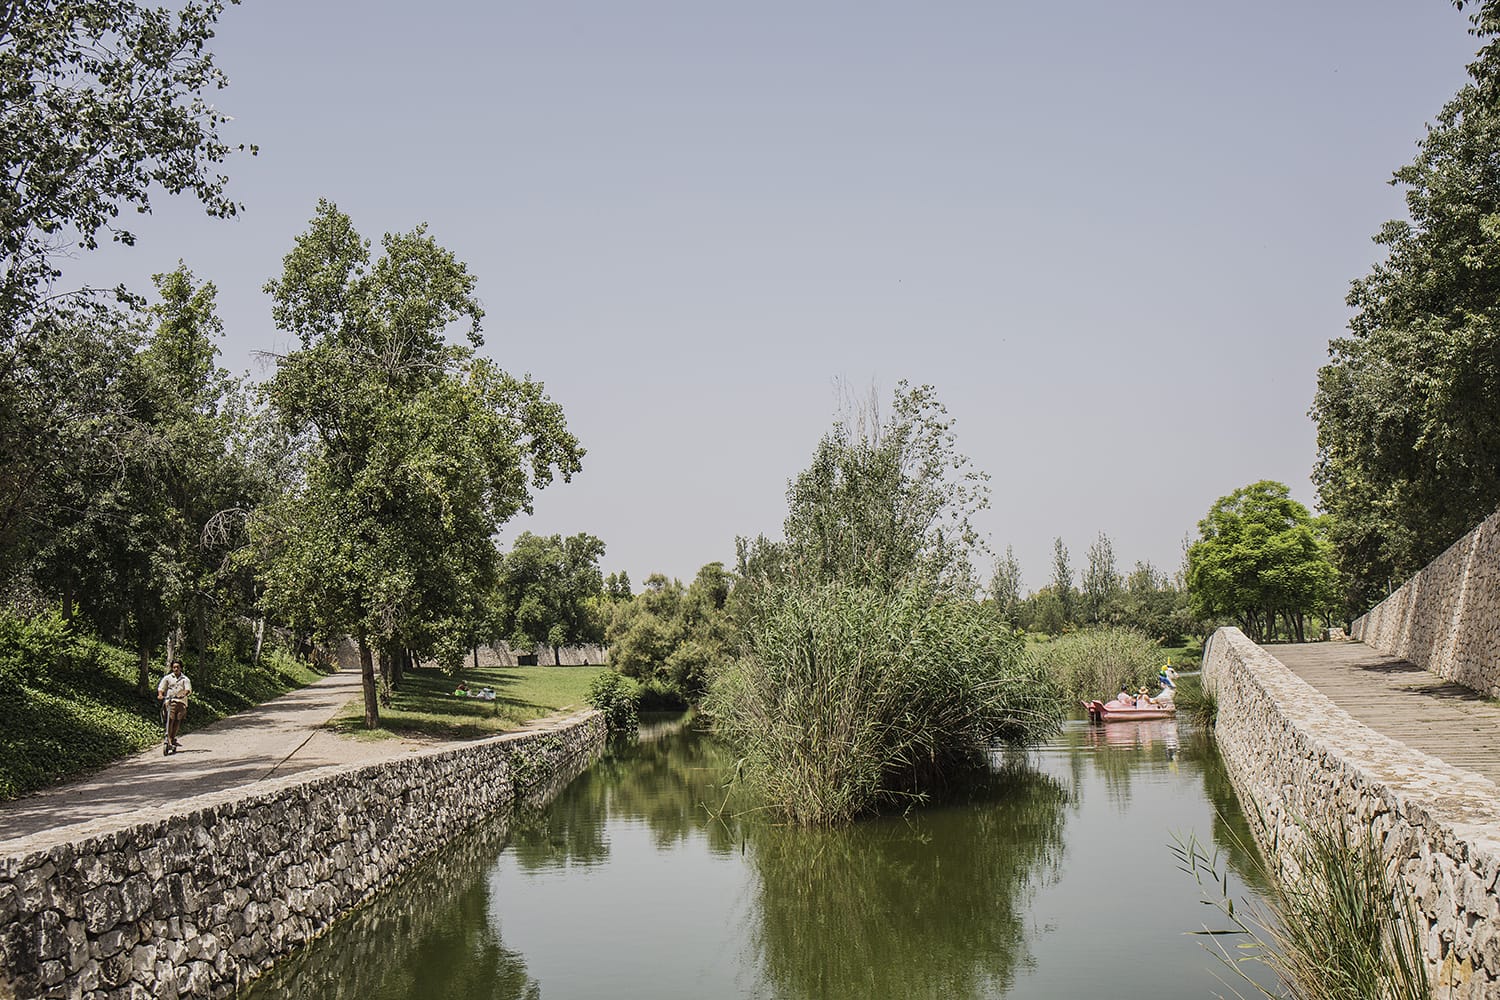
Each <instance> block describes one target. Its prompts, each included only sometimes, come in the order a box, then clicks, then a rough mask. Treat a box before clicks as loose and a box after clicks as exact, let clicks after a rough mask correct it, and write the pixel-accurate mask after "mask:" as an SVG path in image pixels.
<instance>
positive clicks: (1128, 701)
mask: <svg viewBox="0 0 1500 1000" xmlns="http://www.w3.org/2000/svg"><path fill="white" fill-rule="evenodd" d="M1115 701H1117V702H1119V703H1120V704H1121V705H1124V706H1125V707H1126V708H1133V707H1135V695H1133V694H1131V693H1130V691H1129V689H1128V688H1126V687H1124V686H1121V688H1120V693H1119V694H1117V695H1115Z"/></svg>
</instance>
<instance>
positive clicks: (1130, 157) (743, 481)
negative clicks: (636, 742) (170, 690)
mask: <svg viewBox="0 0 1500 1000" xmlns="http://www.w3.org/2000/svg"><path fill="white" fill-rule="evenodd" d="M356 11H357V12H356ZM1467 27H1468V23H1467V20H1466V16H1465V15H1464V14H1463V13H1460V12H1458V11H1455V10H1454V9H1453V7H1452V5H1451V3H1447V2H1444V0H1399V2H1397V0H1263V2H1260V3H1255V4H1214V3H1207V4H1206V3H1202V2H1185V0H1184V2H1175V0H1174V2H1154V0H1143V2H1139V3H1132V4H1122V3H1119V2H1118V0H1075V2H1073V3H1068V4H1057V3H1037V2H1033V3H1026V4H1021V3H1008V2H1003V0H990V2H986V3H958V2H942V3H930V4H914V3H902V4H898V3H890V2H869V3H853V2H840V3H834V2H824V0H801V2H797V3H785V2H778V0H764V2H760V3H755V4H735V5H731V4H728V3H716V2H697V3H687V2H634V0H633V2H629V3H622V2H618V0H615V2H607V3H606V2H561V0H552V2H547V3H540V2H538V3H512V2H484V3H480V2H458V0H428V2H426V3H422V4H412V3H410V2H406V0H403V2H399V3H397V2H389V0H374V2H364V3H361V4H359V5H357V6H354V5H349V4H345V3H333V2H330V0H295V2H293V0H246V2H245V3H244V4H243V5H242V6H237V7H232V8H230V9H229V10H228V11H226V12H225V14H224V16H223V18H222V20H221V22H220V27H219V32H218V37H217V38H216V39H215V42H214V45H213V48H214V51H215V52H216V53H217V57H218V62H219V65H220V66H221V68H222V69H224V70H225V72H226V73H227V75H228V76H229V78H230V86H229V87H228V88H227V89H225V90H223V91H221V92H219V93H217V94H216V95H215V96H214V100H215V103H216V104H217V105H218V106H219V107H220V108H221V109H222V110H224V111H226V112H227V113H228V114H230V115H232V116H233V118H234V121H233V122H232V123H231V124H230V125H229V126H227V127H226V129H225V130H224V132H223V135H224V137H225V138H227V139H229V140H230V141H232V142H236V143H239V142H244V143H255V144H257V145H258V146H259V150H260V152H259V155H257V156H254V157H250V156H235V157H232V158H231V160H230V162H229V164H228V169H227V173H228V174H229V176H230V177H231V183H230V188H229V190H230V193H231V195H232V196H233V197H234V198H235V199H236V200H238V201H239V202H241V203H243V205H244V211H243V213H242V214H241V215H240V217H239V218H237V219H234V220H230V221H223V220H216V219H210V218H207V217H206V216H205V215H204V214H203V213H202V210H201V209H200V208H198V207H197V206H196V204H195V203H193V202H191V201H189V200H185V199H178V200H173V199H171V198H168V197H165V196H163V197H159V198H157V199H156V204H155V206H154V212H153V214H152V215H151V216H149V217H145V218H142V219H139V220H133V221H135V222H136V223H137V225H136V228H135V231H136V232H137V234H138V236H139V241H138V244H137V245H136V246H135V247H133V248H119V247H106V248H104V249H102V250H101V251H99V252H96V253H94V254H90V255H87V256H84V257H80V258H79V259H77V260H76V261H74V262H72V263H71V264H69V265H68V266H67V270H66V272H65V276H66V279H67V280H68V281H70V282H80V283H84V282H86V283H94V284H100V285H113V284H114V283H116V282H118V281H125V282H126V283H127V284H130V285H132V286H135V287H138V288H149V287H150V275H151V274H153V273H156V272H161V271H167V270H171V269H172V268H173V267H175V266H176V263H177V261H178V260H179V259H181V260H182V261H184V262H185V263H186V264H187V265H188V267H189V268H190V269H191V270H192V271H193V272H194V273H195V274H196V275H197V276H198V277H199V278H202V279H207V280H211V281H213V282H214V284H215V285H216V286H217V288H218V303H219V312H220V315H221V317H222V319H223V321H224V325H225V331H226V335H225V338H224V340H223V341H222V347H223V363H224V364H225V365H226V366H227V367H228V368H230V369H231V370H232V371H235V372H248V373H249V374H250V375H251V376H252V377H253V378H256V379H262V378H265V377H266V376H267V374H268V369H267V367H266V364H267V362H266V358H267V356H268V354H274V353H276V352H279V351H285V350H286V349H287V348H288V347H289V346H290V344H289V341H288V338H287V337H286V335H285V334H283V333H282V332H280V331H278V330H277V329H276V328H275V326H274V324H273V322H272V319H271V313H270V303H269V299H268V298H267V297H266V295H265V294H264V293H263V292H262V286H263V285H264V284H265V282H266V281H267V280H268V279H270V278H271V277H273V276H276V275H278V274H279V272H280V268H281V259H282V257H283V256H284V255H285V254H286V253H287V251H288V250H289V249H290V248H291V245H292V241H293V239H294V238H295V237H296V235H297V234H298V233H300V232H302V231H303V230H304V229H305V228H306V226H307V223H308V220H309V219H310V218H311V217H312V214H313V209H314V207H315V205H316V203H317V200H318V199H319V198H327V199H329V200H331V201H333V202H335V203H336V204H337V205H338V206H339V208H340V209H342V210H343V211H345V212H347V213H348V214H349V215H350V216H351V217H352V219H353V221H354V223H355V225H356V227H357V228H358V229H359V230H360V231H361V232H362V233H363V234H364V235H365V236H366V237H368V238H370V239H372V240H374V241H375V242H376V244H377V246H378V243H379V238H380V236H381V234H382V233H385V232H406V231H409V230H411V229H413V228H414V227H415V226H417V225H418V224H420V223H427V224H428V226H429V231H430V233H431V234H432V236H434V237H435V238H436V240H437V241H438V242H439V243H440V244H441V245H443V246H445V247H447V248H448V249H450V250H452V251H453V252H454V253H455V254H457V256H458V257H459V258H460V259H461V260H463V261H465V262H466V263H467V264H468V266H469V268H470V270H471V271H473V272H474V273H475V274H476V275H477V276H478V289H477V294H478V297H479V298H480V300H481V302H482V303H483V305H484V308H485V310H486V316H485V323H484V329H485V338H486V342H485V347H484V348H483V353H485V354H486V355H489V356H491V357H493V358H495V359H496V360H497V361H498V362H499V363H500V365H501V366H502V367H503V368H505V369H506V370H508V371H510V372H512V373H513V374H517V375H520V374H523V373H529V374H531V375H532V376H533V377H535V378H538V379H540V380H542V381H543V382H545V383H546V386H547V390H548V393H549V395H550V396H551V397H552V398H553V399H555V400H557V401H558V402H559V403H560V404H561V405H562V407H563V409H564V411H565V413H566V414H567V419H568V423H569V427H570V429H571V430H573V432H574V433H575V434H576V435H577V436H578V437H579V438H580V439H581V441H582V443H583V445H584V446H585V447H586V448H587V449H588V455H587V456H586V457H585V458H584V461H583V471H582V472H581V473H580V474H579V475H578V476H576V477H575V478H574V480H573V481H572V482H571V483H566V484H564V483H556V484H554V485H553V486H551V487H549V488H548V489H546V490H545V491H543V492H542V493H540V494H538V496H537V498H536V502H535V514H534V515H532V516H530V517H525V516H523V517H521V518H518V519H517V520H515V521H513V522H511V523H510V524H508V525H507V526H506V528H505V529H504V532H503V535H502V541H503V542H505V543H506V544H507V545H508V541H509V539H512V538H514V536H515V535H516V534H517V533H519V532H520V531H523V530H528V531H533V532H537V533H543V534H552V533H562V534H573V533H576V532H580V531H587V532H589V533H591V534H594V535H597V536H599V537H600V538H602V539H603V540H604V541H605V543H606V545H607V551H606V554H605V557H604V559H603V568H604V570H605V571H606V572H612V571H614V570H625V571H627V572H628V573H629V574H630V576H631V579H632V580H633V581H634V582H635V583H636V584H637V586H638V585H639V584H640V582H641V581H642V580H643V579H644V578H645V577H646V575H647V574H648V573H651V572H657V571H660V572H664V573H666V574H668V575H669V576H676V577H679V578H682V579H683V580H688V579H691V577H692V576H693V574H694V573H695V572H696V571H697V569H698V567H699V566H701V565H702V564H704V563H706V562H709V561H712V560H723V561H725V562H732V560H733V557H734V539H735V536H737V535H745V536H753V535H756V534H759V533H764V534H767V535H770V536H772V537H777V536H779V534H780V531H781V524H782V520H783V518H784V517H785V514H786V487H787V482H788V480H789V479H790V478H791V477H793V476H795V475H796V474H797V472H798V471H800V470H801V469H802V468H804V467H805V466H806V465H807V464H808V461H809V460H810V458H811V456H812V452H813V449H814V447H815V445H816V444H817V441H818V439H819V438H820V437H821V436H822V435H823V434H824V433H825V432H826V431H827V430H828V428H829V426H830V425H831V423H832V421H833V419H834V418H835V416H836V415H837V412H838V410H839V406H840V398H841V389H840V387H841V386H844V387H849V388H851V389H852V390H854V391H855V392H856V393H864V392H866V391H868V390H869V389H871V388H872V387H873V388H874V390H875V391H876V392H877V393H878V394H879V396H880V397H882V398H883V399H885V400H887V401H888V400H889V398H890V396H891V393H892V392H893V391H894V389H895V387H896V385H897V384H898V383H899V382H900V381H901V380H903V379H905V380H908V381H910V382H912V383H916V384H922V383H930V384H931V385H933V386H935V387H936V390H937V394H938V397H939V398H940V399H941V400H942V401H943V402H944V403H945V404H946V406H947V408H948V410H949V413H950V415H951V416H952V417H953V418H954V419H955V420H956V431H957V434H958V447H959V449H960V450H961V451H962V452H964V453H965V454H967V455H968V456H970V457H971V458H972V459H973V461H974V463H975V464H976V465H977V466H978V467H979V468H980V469H983V470H984V471H986V472H988V473H989V475H990V476H991V489H992V503H991V507H990V508H989V509H988V510H986V511H983V512H982V513H981V514H980V515H979V517H978V518H977V519H976V524H977V526H978V527H979V528H980V530H981V531H982V532H983V533H984V534H985V535H986V536H987V538H988V539H989V543H990V547H991V548H992V549H993V550H994V551H995V552H1003V551H1004V550H1005V547H1006V546H1007V545H1010V546H1013V548H1014V551H1015V554H1016V557H1017V558H1018V559H1019V561H1020V563H1021V567H1022V572H1023V586H1024V589H1026V590H1031V589H1035V588H1038V587H1041V586H1043V585H1045V584H1046V583H1047V582H1048V579H1049V577H1050V574H1051V553H1052V544H1053V539H1054V538H1058V537H1060V538H1062V540H1063V541H1064V543H1065V544H1066V545H1067V546H1068V548H1069V550H1070V552H1071V553H1072V562H1073V566H1074V568H1075V571H1078V570H1081V568H1082V566H1083V565H1084V563H1085V553H1086V550H1087V549H1088V547H1089V545H1090V544H1092V543H1093V541H1094V540H1095V538H1096V537H1097V536H1098V535H1099V533H1100V532H1103V533H1105V534H1106V535H1108V536H1109V538H1110V539H1111V540H1112V543H1113V548H1114V552H1115V555H1116V559H1117V561H1118V563H1119V566H1120V568H1121V570H1122V571H1124V570H1128V568H1129V567H1130V566H1131V565H1132V564H1133V563H1134V562H1136V561H1137V560H1149V561H1151V562H1152V563H1154V564H1155V565H1157V566H1158V567H1160V568H1163V569H1165V570H1167V571H1168V572H1171V571H1174V570H1176V569H1177V568H1178V566H1179V564H1180V563H1181V560H1182V547H1183V542H1184V538H1185V537H1187V536H1189V535H1192V534H1194V533H1195V532H1196V524H1197V521H1198V520H1199V519H1200V518H1202V517H1203V515H1204V514H1205V513H1206V512H1207V510H1208V508H1209V506H1210V505H1211V504H1212V503H1213V501H1214V500H1215V499H1216V498H1218V497H1220V496H1222V495H1224V494H1227V493H1229V492H1230V491H1232V490H1234V489H1236V488H1238V487H1240V486H1243V485H1246V484H1248V483H1251V482H1255V481H1257V480H1260V479H1274V480H1279V481H1281V482H1284V483H1286V484H1287V485H1288V486H1290V488H1291V491H1292V495H1293V496H1295V497H1296V498H1298V499H1299V500H1301V501H1303V502H1304V503H1306V504H1308V505H1309V506H1313V505H1314V501H1315V496H1314V493H1313V489H1312V486H1311V484H1310V482H1309V479H1308V477H1309V474H1310V471H1311V469H1312V466H1313V462H1314V458H1315V454H1316V430H1315V427H1314V426H1313V424H1312V422H1311V421H1310V420H1309V419H1308V417H1307V410H1308V407H1309V406H1310V404H1311V401H1312V396H1313V391H1314V389H1315V387H1316V378H1317V369H1318V367H1319V366H1320V365H1321V364H1323V363H1324V361H1325V360H1326V358H1327V346H1328V341H1329V340H1330V339H1331V338H1334V337H1337V336H1339V335H1341V333H1342V332H1343V330H1344V326H1345V324H1346V322H1347V320H1348V315H1349V310H1348V308H1347V307H1346V306H1345V304H1344V297H1345V295H1346V293H1347V290H1348V286H1349V282H1350V281H1351V280H1353V279H1355V278H1357V277H1359V276H1361V275H1363V274H1365V273H1366V272H1367V271H1368V270H1369V269H1370V267H1371V266H1372V265H1373V264H1374V263H1375V262H1376V261H1377V260H1378V259H1379V248H1378V247H1377V246H1376V245H1375V244H1374V243H1373V242H1372V241H1371V237H1372V235H1373V234H1374V233H1375V232H1376V231H1377V229H1378V228H1379V227H1380V225H1381V224H1382V223H1383V222H1384V221H1385V220H1387V219H1390V218H1396V217H1402V216H1403V215H1404V213H1405V207H1404V201H1403V198H1402V194H1401V191H1400V190H1399V189H1395V188H1392V187H1391V186H1390V185H1389V183H1388V182H1389V179H1390V176H1391V172H1392V171H1393V170H1395V169H1396V168H1398V167H1400V166H1402V165H1403V164H1405V163H1408V162H1409V161H1410V160H1411V159H1412V157H1413V155H1414V154H1415V152H1416V145H1415V144H1416V141H1417V140H1418V139H1419V138H1420V137H1421V135H1422V134H1423V131H1424V128H1425V124H1426V123H1428V122H1430V121H1432V120H1434V118H1435V116H1436V114H1437V112H1438V110H1439V109H1440V108H1441V107H1442V105H1443V104H1444V103H1445V102H1446V101H1447V100H1448V99H1449V98H1450V97H1451V96H1452V95H1453V94H1454V93H1455V92H1456V91H1457V90H1458V88H1459V87H1460V86H1462V84H1463V82H1464V80H1465V75H1464V66H1465V64H1466V63H1467V62H1468V61H1469V59H1470V58H1471V56H1472V54H1473V52H1474V50H1475V48H1476V46H1477V43H1476V40H1475V39H1473V38H1472V37H1471V36H1469V35H1468V34H1467ZM455 335H458V331H457V330H455Z"/></svg>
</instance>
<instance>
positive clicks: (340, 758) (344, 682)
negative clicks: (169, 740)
mask: <svg viewBox="0 0 1500 1000" xmlns="http://www.w3.org/2000/svg"><path fill="white" fill-rule="evenodd" d="M359 696H360V675H359V670H358V669H357V668H356V669H344V670H340V671H337V672H335V673H333V674H330V675H329V676H327V677H324V678H322V679H321V680H318V681H315V682H313V683H312V684H309V685H307V686H306V687H302V688H298V689H297V690H295V691H291V692H289V693H287V694H284V695H282V696H281V697H279V698H276V699H273V700H271V701H268V702H266V703H265V704H262V705H257V706H256V707H254V708H251V709H247V710H246V711H243V712H239V713H237V714H235V715H231V716H228V717H226V718H223V719H220V720H219V721H218V722H215V723H213V724H212V725H209V726H205V727H204V728H202V729H196V730H193V731H192V732H186V733H183V734H182V736H181V740H182V749H181V750H179V751H178V752H177V753H175V754H173V755H172V756H170V757H164V756H162V748H161V744H160V743H157V744H154V745H153V746H152V747H151V749H149V750H145V751H143V752H141V753H138V754H136V755H135V756H134V757H127V758H126V759H125V760H122V761H119V762H117V763H115V764H112V765H110V766H109V767H107V768H105V769H104V770H102V771H99V772H97V773H95V774H93V775H91V776H89V777H87V778H84V779H82V780H79V781H73V782H69V783H68V784H66V785H59V786H57V787H55V788H49V789H46V790H44V791H41V792H37V793H35V794H33V795H28V796H26V797H25V798H20V799H16V800H15V801H13V802H3V803H0V852H3V850H4V847H5V844H6V843H7V842H9V841H13V840H17V839H19V838H22V837H29V836H31V835H33V834H37V833H40V832H42V831H44V830H53V829H56V828H60V827H68V826H72V825H74V824H78V823H88V822H97V821H115V820H119V819H122V818H123V817H124V816H125V814H128V813H132V812H136V811H138V810H145V809H158V808H161V807H164V806H170V805H172V804H173V803H174V802H176V801H178V800H181V799H186V798H191V797H192V796H195V795H204V794H207V793H209V792H218V791H223V790H224V789H227V788H234V787H240V786H246V785H250V784H253V783H254V782H257V781H261V780H263V779H265V778H270V777H282V776H285V775H288V774H294V773H296V772H298V771H308V770H311V769H313V768H317V767H325V766H327V765H330V764H348V763H356V762H363V761H371V762H373V761H377V760H387V759H389V758H391V757H394V756H397V755H399V754H403V753H408V752H411V751H412V750H416V749H419V748H421V747H422V746H427V745H430V744H427V743H417V742H414V741H411V740H402V739H386V740H370V741H365V740H354V739H348V738H343V737H340V736H339V735H338V734H337V733H335V732H333V731H332V730H330V729H328V728H327V723H328V721H329V720H330V719H332V718H333V716H334V715H335V714H336V713H337V712H338V711H339V709H341V708H342V707H343V706H344V705H346V704H347V703H348V702H349V701H351V700H352V699H354V698H357V697H359ZM188 712H189V715H190V716H191V713H192V709H191V708H189V709H188Z"/></svg>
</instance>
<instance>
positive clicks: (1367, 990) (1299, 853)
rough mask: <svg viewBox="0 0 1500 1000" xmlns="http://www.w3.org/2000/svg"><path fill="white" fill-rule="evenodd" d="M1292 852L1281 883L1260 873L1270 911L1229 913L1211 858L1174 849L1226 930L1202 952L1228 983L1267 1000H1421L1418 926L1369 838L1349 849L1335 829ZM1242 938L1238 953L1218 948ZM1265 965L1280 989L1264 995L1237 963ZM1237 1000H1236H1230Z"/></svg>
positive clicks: (1193, 848)
mask: <svg viewBox="0 0 1500 1000" xmlns="http://www.w3.org/2000/svg"><path fill="white" fill-rule="evenodd" d="M1301 832H1302V837H1301V838H1299V839H1298V841H1297V842H1296V843H1295V845H1294V846H1283V847H1282V848H1281V850H1282V851H1284V852H1286V857H1285V859H1284V860H1283V863H1282V865H1281V870H1282V872H1283V877H1282V878H1277V877H1275V873H1272V872H1266V873H1265V878H1264V882H1265V883H1266V884H1268V885H1270V886H1271V889H1272V891H1271V894H1270V901H1269V912H1268V911H1267V910H1266V909H1265V908H1263V907H1260V906H1258V905H1254V904H1251V905H1249V906H1244V905H1242V906H1240V907H1236V906H1235V902H1234V900H1233V898H1231V897H1230V896H1229V883H1228V876H1227V874H1226V873H1224V871H1223V865H1222V863H1221V861H1220V856H1219V853H1218V851H1217V850H1214V851H1212V852H1206V851H1205V850H1204V849H1203V847H1202V846H1201V845H1199V844H1198V842H1197V841H1196V840H1195V839H1193V838H1192V837H1189V838H1187V839H1186V840H1185V841H1183V840H1178V841H1177V842H1176V843H1175V844H1173V845H1172V853H1173V854H1175V855H1176V856H1177V860H1178V868H1179V869H1180V870H1182V871H1184V872H1186V873H1187V874H1189V875H1191V876H1192V877H1193V878H1194V879H1195V880H1196V881H1197V882H1198V885H1199V886H1200V888H1202V889H1203V891H1204V896H1205V898H1204V902H1206V903H1209V904H1211V905H1212V906H1214V907H1215V908H1216V909H1217V910H1218V911H1219V912H1220V913H1221V914H1223V917H1224V919H1225V922H1226V926H1225V927H1223V928H1216V929H1208V928H1205V930H1204V933H1205V934H1207V935H1208V940H1209V941H1210V942H1212V944H1211V945H1208V946H1206V947H1208V948H1209V950H1210V951H1213V952H1214V953H1215V955H1217V957H1218V958H1219V959H1220V960H1221V961H1222V962H1223V964H1224V967H1225V969H1226V970H1228V972H1229V975H1230V977H1231V980H1230V983H1229V985H1230V989H1231V990H1235V984H1239V985H1243V986H1245V987H1246V988H1247V989H1249V991H1250V993H1251V995H1252V996H1263V997H1268V998H1274V1000H1427V998H1428V997H1430V996H1431V995H1432V993H1431V991H1430V988H1429V986H1428V980H1427V968H1426V965H1425V964H1424V958H1423V953H1422V943H1421V939H1420V937H1419V934H1420V933H1421V930H1420V929H1421V928H1422V927H1424V926H1425V922H1423V921H1422V920H1421V918H1420V916H1419V914H1418V913H1417V911H1416V907H1415V906H1414V905H1413V902H1412V898H1411V895H1410V894H1409V892H1408V890H1407V888H1406V886H1405V885H1404V884H1403V883H1402V882H1401V881H1400V880H1399V878H1398V879H1394V880H1393V879H1392V878H1391V877H1390V875H1389V874H1388V870H1387V868H1386V863H1385V859H1384V858H1383V857H1382V855H1381V851H1380V846H1379V845H1378V844H1377V843H1376V842H1375V841H1374V840H1373V839H1372V838H1371V836H1370V834H1369V833H1368V831H1366V832H1365V833H1364V834H1363V835H1362V836H1360V837H1358V838H1356V839H1354V840H1353V842H1351V840H1350V838H1349V836H1348V834H1347V833H1345V831H1344V830H1343V829H1342V828H1340V829H1339V830H1338V831H1337V832H1331V831H1328V830H1325V829H1323V828H1321V827H1318V828H1315V827H1311V826H1308V825H1304V826H1303V827H1302V830H1301ZM1226 935H1227V936H1232V937H1238V938H1242V939H1243V943H1241V944H1239V945H1238V947H1237V949H1236V951H1237V953H1236V954H1231V953H1230V952H1229V951H1228V950H1226V949H1225V948H1224V946H1223V945H1222V944H1221V943H1220V941H1221V939H1222V938H1223V937H1224V936H1226ZM1247 960H1254V961H1257V962H1260V963H1263V964H1264V965H1266V966H1269V967H1270V968H1271V969H1272V970H1274V971H1275V972H1276V974H1277V976H1278V977H1279V978H1280V980H1281V988H1280V989H1278V990H1274V991H1273V990H1272V989H1270V988H1268V987H1266V986H1265V985H1263V984H1261V983H1260V982H1258V981H1256V980H1255V979H1254V978H1252V977H1251V976H1250V975H1249V974H1248V973H1247V972H1246V970H1245V966H1244V963H1245V962H1246V961H1247ZM1235 995H1236V996H1237V997H1242V996H1243V994H1241V993H1239V992H1238V991H1237V990H1236V991H1235Z"/></svg>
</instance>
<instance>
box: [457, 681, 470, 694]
mask: <svg viewBox="0 0 1500 1000" xmlns="http://www.w3.org/2000/svg"><path fill="white" fill-rule="evenodd" d="M468 696H469V682H468V681H459V682H458V687H456V688H454V689H453V697H455V698H467V697H468Z"/></svg>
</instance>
